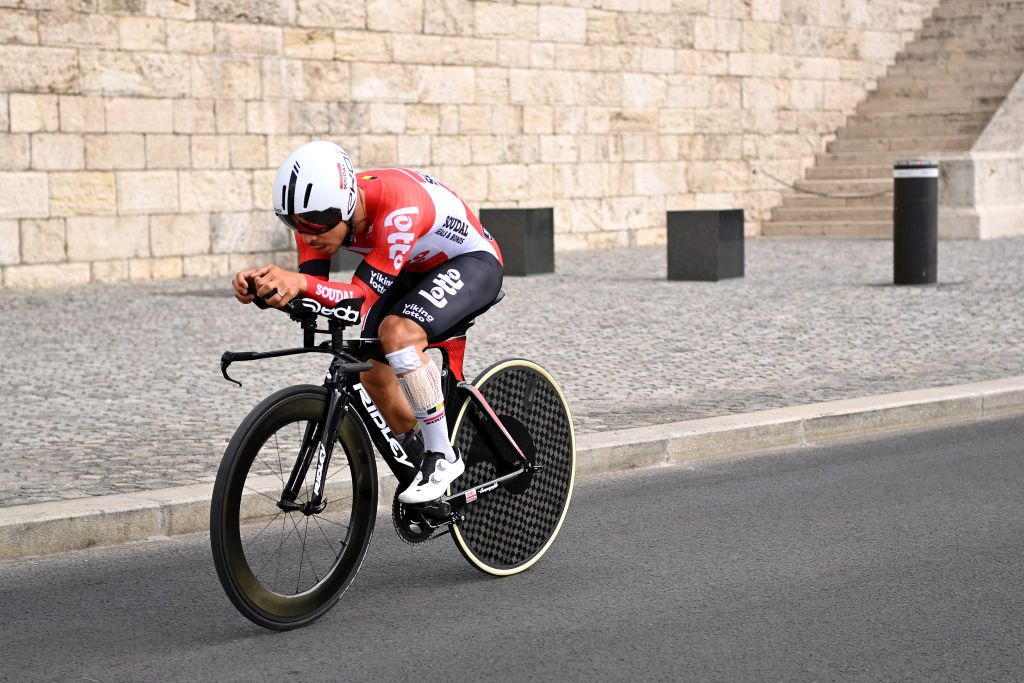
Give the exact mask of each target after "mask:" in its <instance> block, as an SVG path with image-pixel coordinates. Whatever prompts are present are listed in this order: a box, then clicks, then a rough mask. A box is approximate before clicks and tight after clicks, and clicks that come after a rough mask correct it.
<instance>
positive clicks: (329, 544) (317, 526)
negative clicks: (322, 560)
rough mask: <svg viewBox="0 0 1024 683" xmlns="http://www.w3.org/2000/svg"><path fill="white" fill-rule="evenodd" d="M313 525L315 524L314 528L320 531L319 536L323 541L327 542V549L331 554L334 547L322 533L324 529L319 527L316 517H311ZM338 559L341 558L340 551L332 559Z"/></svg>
mask: <svg viewBox="0 0 1024 683" xmlns="http://www.w3.org/2000/svg"><path fill="white" fill-rule="evenodd" d="M313 523H314V524H316V528H317V529H319V530H320V535H321V536H323V537H324V540H325V541H327V547H328V548H330V549H331V552H332V553H333V552H334V546H333V545H332V544H331V539H329V538H327V534H325V533H324V528H323V527H322V526H320V521H319V520H317V518H316V517H313ZM339 557H341V550H340V549H339V550H338V552H337V553H335V555H334V559H335V560H337V559H338V558H339Z"/></svg>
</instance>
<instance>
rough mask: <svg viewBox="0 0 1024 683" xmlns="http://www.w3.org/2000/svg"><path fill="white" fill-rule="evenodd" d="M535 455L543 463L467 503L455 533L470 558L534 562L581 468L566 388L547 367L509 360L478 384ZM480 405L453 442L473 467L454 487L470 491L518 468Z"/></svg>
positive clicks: (509, 565)
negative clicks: (485, 423) (490, 434)
mask: <svg viewBox="0 0 1024 683" xmlns="http://www.w3.org/2000/svg"><path fill="white" fill-rule="evenodd" d="M473 384H474V385H475V386H476V387H477V388H478V389H479V390H480V392H481V393H482V394H483V395H484V398H486V399H487V402H488V403H489V404H490V405H491V407H492V408H493V409H494V411H495V412H496V413H497V415H498V417H499V418H500V419H501V420H502V422H503V423H505V424H506V426H507V428H508V431H509V432H510V433H511V434H512V437H513V438H514V439H515V440H516V441H517V443H519V445H520V447H521V448H522V449H523V451H524V452H525V453H526V455H527V457H528V458H529V459H530V460H531V461H532V462H533V463H534V464H535V465H538V466H540V467H542V468H543V469H542V470H541V471H540V472H537V473H536V474H534V475H532V476H530V477H529V480H525V479H524V477H525V476H527V475H524V476H521V477H520V478H518V479H516V480H513V481H512V482H510V484H509V485H507V486H506V487H503V488H501V489H499V490H498V491H495V492H494V493H490V494H488V495H487V496H483V497H481V498H480V499H479V500H478V501H477V502H475V503H472V504H471V505H469V506H467V507H466V509H465V514H466V519H465V521H463V522H460V523H459V524H456V525H454V526H453V528H452V538H453V539H454V540H455V545H456V546H457V547H458V548H459V551H460V552H461V553H462V554H463V556H465V558H466V559H467V560H469V562H470V563H471V564H472V565H473V566H475V567H476V568H478V569H480V570H481V571H483V572H486V573H488V574H494V575H498V576H502V575H508V574H517V573H519V572H521V571H525V570H526V569H529V568H530V567H531V566H533V565H534V564H535V563H536V562H537V561H538V560H539V559H540V558H541V557H542V556H543V555H544V553H546V552H547V550H548V548H550V547H551V544H552V543H553V542H554V540H555V537H556V536H557V535H558V531H559V530H560V529H561V527H562V522H563V521H564V520H565V515H566V512H567V511H568V509H569V501H570V499H571V498H572V488H573V483H574V481H575V475H576V437H575V434H574V432H573V428H572V416H571V415H570V413H569V405H568V403H567V402H566V400H565V396H564V395H563V394H562V390H561V388H559V386H558V384H557V383H555V381H554V379H553V378H552V377H551V375H549V374H548V372H547V371H546V370H544V369H543V368H542V367H540V366H539V365H537V364H536V363H533V362H531V361H527V360H520V359H513V360H505V361H501V362H499V363H496V364H495V365H493V366H491V367H490V368H488V369H487V370H485V371H484V372H483V373H481V375H480V376H479V377H478V378H477V379H476V381H475V382H474V383H473ZM481 417H482V415H481V414H480V411H479V409H478V408H477V407H476V406H475V404H473V403H472V402H467V403H466V404H465V405H464V406H463V408H462V410H461V411H460V413H459V416H458V417H457V418H456V422H455V428H454V430H453V432H452V433H453V434H454V438H453V444H454V445H455V447H456V448H459V449H461V451H462V453H463V456H464V457H465V458H466V472H465V473H464V474H463V475H462V476H461V477H460V478H459V479H457V480H456V481H455V482H454V483H453V484H452V486H451V489H450V491H452V492H455V491H463V490H467V489H469V488H472V487H477V486H480V485H481V484H483V483H485V482H487V481H489V480H491V479H494V478H495V477H496V476H500V475H501V474H503V473H505V472H507V471H509V470H510V464H509V463H508V462H505V461H503V460H502V459H501V458H500V457H499V456H497V455H495V454H494V450H495V449H493V448H491V447H489V446H487V445H486V444H485V441H487V437H486V434H485V432H484V428H482V426H481Z"/></svg>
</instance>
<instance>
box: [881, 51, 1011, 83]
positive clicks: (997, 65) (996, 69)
mask: <svg viewBox="0 0 1024 683" xmlns="http://www.w3.org/2000/svg"><path fill="white" fill-rule="evenodd" d="M1020 72H1021V62H1020V59H1017V58H1015V59H981V58H976V59H949V58H944V57H943V56H942V55H936V56H935V59H934V61H925V60H922V59H915V60H914V61H905V60H903V59H902V57H897V58H896V61H895V62H894V63H893V65H892V66H891V67H890V68H889V70H888V71H887V72H886V73H887V74H889V75H890V76H896V75H899V76H919V75H922V74H924V75H927V76H939V75H952V74H959V75H961V76H967V75H977V76H980V77H983V78H988V77H990V76H991V75H992V74H995V73H997V74H999V76H1000V78H1001V77H1005V76H1006V75H1007V74H1015V73H1016V74H1020Z"/></svg>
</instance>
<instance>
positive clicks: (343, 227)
mask: <svg viewBox="0 0 1024 683" xmlns="http://www.w3.org/2000/svg"><path fill="white" fill-rule="evenodd" d="M347 234H348V223H346V222H345V221H342V222H341V223H338V224H337V225H336V226H335V227H334V228H332V229H331V230H328V231H327V232H322V233H320V234H319V235H307V234H305V233H299V236H300V237H302V241H303V243H305V244H306V245H307V246H310V247H313V248H314V249H316V250H317V251H322V252H324V253H327V254H333V253H334V252H336V251H338V249H340V248H341V243H342V242H344V241H345V235H347Z"/></svg>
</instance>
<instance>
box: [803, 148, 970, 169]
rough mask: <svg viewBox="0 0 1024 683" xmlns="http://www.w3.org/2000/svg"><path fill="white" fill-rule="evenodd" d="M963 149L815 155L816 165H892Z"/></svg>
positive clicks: (933, 157) (955, 153)
mask: <svg viewBox="0 0 1024 683" xmlns="http://www.w3.org/2000/svg"><path fill="white" fill-rule="evenodd" d="M962 152H963V150H960V151H955V150H942V151H936V150H931V151H927V150H918V151H891V150H890V151H886V152H842V153H841V154H818V155H815V157H814V160H815V165H820V166H888V167H889V168H892V166H893V165H894V164H895V163H896V162H897V161H902V160H904V159H916V158H919V157H927V158H929V159H943V158H946V157H951V156H959V155H960V154H962Z"/></svg>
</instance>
